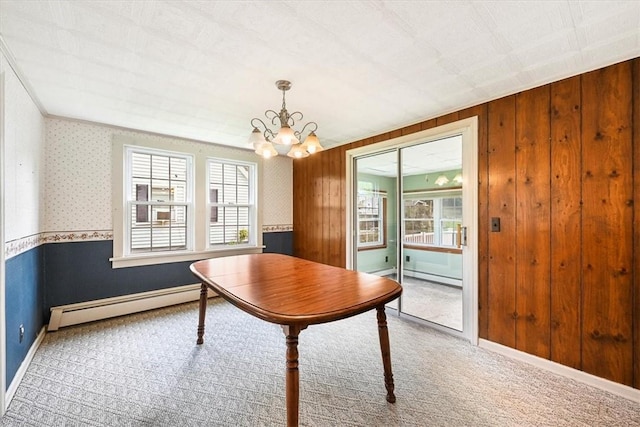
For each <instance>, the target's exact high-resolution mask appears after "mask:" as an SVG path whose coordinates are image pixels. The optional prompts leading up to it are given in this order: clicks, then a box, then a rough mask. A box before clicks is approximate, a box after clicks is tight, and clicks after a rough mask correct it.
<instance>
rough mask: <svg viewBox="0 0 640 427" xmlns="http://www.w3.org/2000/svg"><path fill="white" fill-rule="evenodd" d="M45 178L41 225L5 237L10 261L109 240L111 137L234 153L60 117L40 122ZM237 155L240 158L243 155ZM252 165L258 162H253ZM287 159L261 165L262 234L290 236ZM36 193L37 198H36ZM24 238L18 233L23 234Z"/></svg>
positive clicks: (183, 140)
mask: <svg viewBox="0 0 640 427" xmlns="http://www.w3.org/2000/svg"><path fill="white" fill-rule="evenodd" d="M44 125H45V131H44V133H45V141H46V147H45V150H44V156H45V157H44V164H45V165H46V166H45V168H44V169H45V177H46V179H44V184H43V185H42V186H43V187H44V191H43V196H41V197H42V198H43V200H44V204H43V205H44V209H43V212H44V215H43V216H44V219H43V224H44V226H43V227H41V230H42V229H43V230H46V231H41V232H39V233H34V232H32V233H29V234H28V235H26V236H25V237H19V236H11V237H12V238H11V239H10V238H8V237H9V236H7V243H6V245H5V255H6V256H7V257H11V256H15V255H17V254H19V253H21V252H24V251H26V250H28V249H31V248H33V247H35V246H37V245H40V244H44V243H56V242H74V241H86V240H110V239H112V238H113V235H112V220H111V206H112V200H111V193H112V189H111V183H112V177H111V173H112V172H111V169H112V165H111V158H112V153H111V147H112V138H113V135H124V136H129V137H134V138H136V139H137V140H143V141H144V140H148V141H150V142H153V141H154V140H162V141H163V142H165V143H167V142H168V143H170V144H172V145H175V146H176V149H177V150H193V151H194V152H195V151H197V152H202V151H205V152H206V151H211V155H215V156H220V157H224V156H225V155H229V154H231V153H233V152H235V153H237V152H238V151H239V150H238V149H236V148H232V147H226V146H219V145H213V144H207V143H202V142H197V141H190V140H185V139H181V138H172V137H167V136H161V135H156V134H150V133H146V132H138V131H132V130H127V129H121V128H116V127H112V126H108V125H101V124H96V123H86V122H80V121H76V120H68V119H62V118H47V119H44ZM241 151H243V153H246V151H244V150H241ZM256 160H257V161H260V159H259V158H258V157H256ZM291 162H292V160H291V159H289V158H287V157H276V158H274V159H270V160H269V161H265V162H264V163H263V167H262V177H261V181H260V182H261V184H260V185H261V186H262V192H261V194H262V196H261V199H260V201H259V208H260V209H261V213H262V223H263V232H278V231H291V230H292V229H293V226H292V211H293V201H292V193H293V185H292V179H293V173H292V170H293V166H292V163H291ZM38 194H40V193H38ZM23 236H24V234H23Z"/></svg>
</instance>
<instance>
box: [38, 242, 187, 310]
mask: <svg viewBox="0 0 640 427" xmlns="http://www.w3.org/2000/svg"><path fill="white" fill-rule="evenodd" d="M112 256H113V242H112V241H111V240H104V241H93V242H75V243H52V244H47V245H45V275H46V289H45V291H46V294H45V307H44V308H45V318H46V319H47V321H48V320H49V314H50V313H49V311H50V308H51V307H56V306H59V305H65V304H73V303H77V302H86V301H92V300H96V299H102V298H110V297H116V296H121V295H127V294H136V293H139V292H147V291H154V290H158V289H165V288H172V287H174V286H181V285H188V284H192V283H197V282H198V280H197V279H196V278H195V276H194V275H193V274H192V273H191V271H190V270H189V265H191V263H192V261H185V262H176V263H170V264H158V265H145V266H142V267H128V268H118V269H113V268H111V261H109V258H111V257H112Z"/></svg>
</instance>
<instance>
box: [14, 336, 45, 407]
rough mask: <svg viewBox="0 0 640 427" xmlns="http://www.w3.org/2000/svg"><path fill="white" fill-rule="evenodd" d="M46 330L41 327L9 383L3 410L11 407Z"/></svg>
mask: <svg viewBox="0 0 640 427" xmlns="http://www.w3.org/2000/svg"><path fill="white" fill-rule="evenodd" d="M46 332H47V330H46V328H45V327H44V326H43V327H42V329H40V333H39V334H38V336H37V337H36V340H35V341H34V342H33V344H32V345H31V348H30V349H29V352H28V353H27V355H26V356H25V358H24V360H23V361H22V363H21V364H20V367H19V368H18V371H17V372H16V374H15V375H14V376H13V379H12V380H11V384H9V387H7V393H6V394H5V402H4V406H5V407H4V411H3V412H6V410H7V408H9V404H10V403H11V400H12V399H13V396H14V395H15V394H16V390H17V389H18V386H19V385H20V383H21V382H22V378H23V377H24V374H25V373H26V372H27V368H28V367H29V365H30V364H31V361H32V360H33V356H35V354H36V351H37V350H38V348H39V347H40V344H42V340H43V339H44V336H45V334H46Z"/></svg>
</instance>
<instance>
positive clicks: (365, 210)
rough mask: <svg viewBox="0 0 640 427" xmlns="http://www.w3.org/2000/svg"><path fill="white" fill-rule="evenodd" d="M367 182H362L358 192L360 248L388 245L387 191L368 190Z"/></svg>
mask: <svg viewBox="0 0 640 427" xmlns="http://www.w3.org/2000/svg"><path fill="white" fill-rule="evenodd" d="M367 184H371V183H368V182H361V183H360V187H361V191H360V192H359V194H358V248H363V249H365V248H366V249H374V248H381V247H384V246H385V245H386V236H385V234H386V232H385V229H386V226H385V215H386V213H385V210H386V193H385V192H383V191H370V190H367ZM363 188H364V190H363Z"/></svg>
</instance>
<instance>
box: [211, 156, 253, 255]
mask: <svg viewBox="0 0 640 427" xmlns="http://www.w3.org/2000/svg"><path fill="white" fill-rule="evenodd" d="M254 169H255V168H254V166H253V165H251V164H247V163H239V162H232V161H228V160H220V159H209V161H208V177H209V178H208V180H209V210H208V211H209V212H210V214H209V246H210V247H221V246H223V245H246V244H253V242H254V241H255V235H256V226H255V219H254V218H255V203H254V200H255V195H254V188H253V187H254V183H253V182H254V175H255V170H254Z"/></svg>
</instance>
